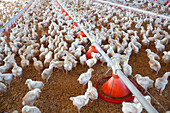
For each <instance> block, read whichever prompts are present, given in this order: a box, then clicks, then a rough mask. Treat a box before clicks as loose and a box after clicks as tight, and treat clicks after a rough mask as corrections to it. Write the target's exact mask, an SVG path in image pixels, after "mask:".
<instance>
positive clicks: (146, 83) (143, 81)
mask: <svg viewBox="0 0 170 113" xmlns="http://www.w3.org/2000/svg"><path fill="white" fill-rule="evenodd" d="M135 77H136V81H137V83H138V84H139V85H141V86H142V87H143V88H144V89H145V93H146V91H147V89H148V88H152V87H153V83H154V81H153V80H151V79H150V78H149V77H142V76H141V75H140V74H136V75H135Z"/></svg>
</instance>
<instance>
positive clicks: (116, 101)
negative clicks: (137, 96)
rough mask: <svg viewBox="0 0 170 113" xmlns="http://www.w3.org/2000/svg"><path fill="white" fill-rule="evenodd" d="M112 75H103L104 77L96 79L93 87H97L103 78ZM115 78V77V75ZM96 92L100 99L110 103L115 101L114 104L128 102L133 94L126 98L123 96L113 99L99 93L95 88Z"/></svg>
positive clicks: (132, 97)
mask: <svg viewBox="0 0 170 113" xmlns="http://www.w3.org/2000/svg"><path fill="white" fill-rule="evenodd" d="M111 77H112V76H108V77H104V78H101V79H100V80H98V81H97V82H96V84H95V88H96V89H97V85H98V83H99V82H100V81H102V80H103V79H109V78H111ZM115 78H116V77H115ZM130 81H131V82H132V83H133V84H134V85H135V86H136V87H137V84H136V83H135V82H134V81H132V80H130ZM137 88H138V87H137ZM97 92H98V96H99V98H101V99H102V100H104V101H106V102H110V103H115V104H122V102H130V101H132V100H133V99H134V96H130V97H127V98H123V99H113V98H109V97H106V96H104V95H102V94H100V92H99V91H98V89H97Z"/></svg>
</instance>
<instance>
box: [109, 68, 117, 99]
mask: <svg viewBox="0 0 170 113" xmlns="http://www.w3.org/2000/svg"><path fill="white" fill-rule="evenodd" d="M116 71H117V70H116ZM115 73H116V72H115ZM115 75H116V74H115ZM115 75H114V78H113V83H112V87H111V90H110V94H109V96H110V97H111V94H112V90H113V84H114V81H115Z"/></svg>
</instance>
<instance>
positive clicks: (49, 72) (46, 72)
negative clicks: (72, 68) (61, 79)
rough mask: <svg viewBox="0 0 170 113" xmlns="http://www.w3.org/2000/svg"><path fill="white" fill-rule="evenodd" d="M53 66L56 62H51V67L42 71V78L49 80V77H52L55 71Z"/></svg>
mask: <svg viewBox="0 0 170 113" xmlns="http://www.w3.org/2000/svg"><path fill="white" fill-rule="evenodd" d="M53 67H54V64H50V66H49V68H46V69H44V71H43V72H42V73H41V77H42V79H46V82H48V79H49V78H50V77H51V75H52V73H53Z"/></svg>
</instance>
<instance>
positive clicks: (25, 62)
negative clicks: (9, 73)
mask: <svg viewBox="0 0 170 113" xmlns="http://www.w3.org/2000/svg"><path fill="white" fill-rule="evenodd" d="M20 58H21V67H22V68H26V67H27V66H28V65H29V60H27V59H26V58H25V56H23V55H20Z"/></svg>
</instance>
